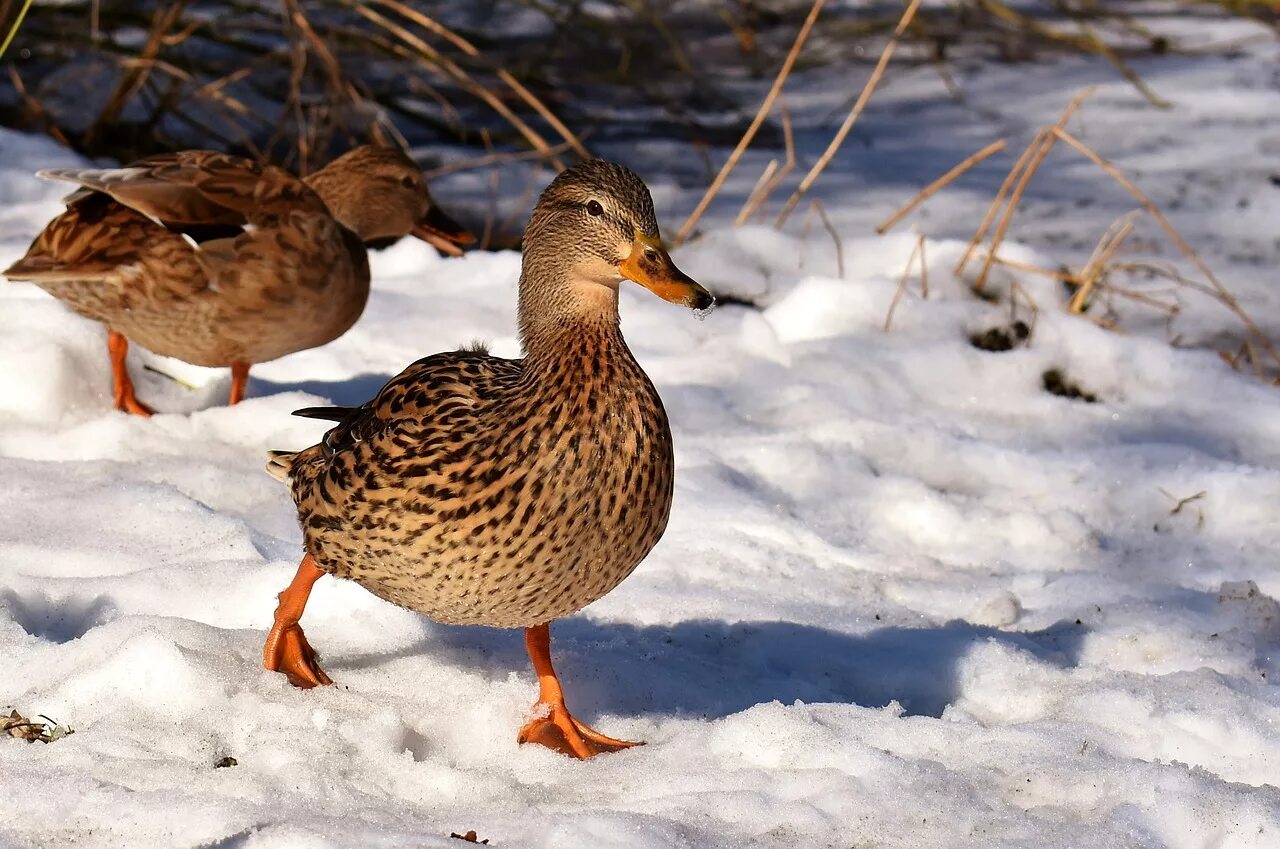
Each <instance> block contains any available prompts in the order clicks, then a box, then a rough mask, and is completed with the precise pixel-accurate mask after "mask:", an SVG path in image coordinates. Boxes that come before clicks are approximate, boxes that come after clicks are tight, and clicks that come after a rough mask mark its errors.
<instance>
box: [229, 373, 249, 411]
mask: <svg viewBox="0 0 1280 849" xmlns="http://www.w3.org/2000/svg"><path fill="white" fill-rule="evenodd" d="M248 385H249V364H248V363H232V364H231V397H230V399H228V400H227V404H229V405H230V404H239V403H240V402H241V401H243V400H244V393H245V389H246V387H247V386H248Z"/></svg>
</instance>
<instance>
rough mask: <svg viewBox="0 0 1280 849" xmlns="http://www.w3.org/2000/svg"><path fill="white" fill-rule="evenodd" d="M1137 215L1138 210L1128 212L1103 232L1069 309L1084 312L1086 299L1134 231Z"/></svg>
mask: <svg viewBox="0 0 1280 849" xmlns="http://www.w3.org/2000/svg"><path fill="white" fill-rule="evenodd" d="M1137 217H1138V212H1136V211H1135V212H1126V213H1125V214H1124V215H1122V216H1120V217H1119V218H1117V219H1116V220H1115V221H1113V222H1111V226H1109V227H1108V228H1107V230H1106V232H1105V233H1103V234H1102V238H1101V239H1099V240H1098V244H1097V245H1095V246H1094V248H1093V253H1092V254H1091V255H1090V257H1089V261H1088V262H1087V263H1085V266H1084V268H1083V269H1082V270H1081V271H1080V274H1079V275H1077V277H1078V279H1079V281H1080V285H1079V286H1077V287H1076V291H1075V293H1074V294H1072V296H1071V300H1070V301H1069V302H1068V303H1067V309H1068V310H1069V311H1070V312H1073V313H1076V314H1077V315H1079V314H1080V313H1082V312H1084V305H1085V301H1087V300H1088V298H1089V295H1090V294H1091V293H1092V292H1093V289H1094V287H1095V286H1096V285H1097V284H1098V282H1099V281H1100V280H1101V279H1102V275H1103V274H1104V273H1105V272H1106V268H1107V263H1108V262H1109V261H1110V260H1111V257H1112V256H1114V255H1115V252H1116V251H1117V250H1118V249H1119V247H1120V245H1121V244H1122V243H1123V242H1124V240H1125V239H1127V238H1129V234H1131V233H1132V232H1133V227H1134V223H1135V221H1136V220H1137Z"/></svg>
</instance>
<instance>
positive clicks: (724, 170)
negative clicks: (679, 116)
mask: <svg viewBox="0 0 1280 849" xmlns="http://www.w3.org/2000/svg"><path fill="white" fill-rule="evenodd" d="M825 2H826V0H814V2H813V6H812V7H811V8H810V9H809V14H808V16H806V17H805V19H804V23H803V24H801V25H800V31H799V32H798V33H796V39H795V41H793V42H792V43H791V50H790V51H788V53H787V58H786V59H785V60H783V62H782V67H781V68H779V69H778V73H777V75H776V76H774V78H773V85H772V86H770V87H769V93H768V94H766V95H765V97H764V101H763V102H762V103H761V104H760V108H759V109H757V110H756V116H755V117H754V118H752V119H751V124H750V126H748V127H747V131H746V132H745V133H743V134H742V138H740V139H738V144H737V146H736V147H734V149H733V152H732V153H730V154H729V158H728V159H727V160H725V163H724V165H722V166H721V167H720V172H719V173H718V174H716V176H715V179H714V180H712V181H711V185H710V186H708V187H707V191H706V193H705V194H703V196H702V199H701V200H700V201H698V205H697V206H696V207H694V209H693V212H691V213H690V214H689V217H688V218H686V219H685V222H684V224H683V225H681V227H680V231H679V232H678V233H676V238H675V243H676V244H677V245H679V244H681V243H682V242H684V240H685V239H686V238H688V236H689V233H690V232H692V231H693V226H694V225H695V224H697V223H698V219H699V218H701V217H702V213H703V212H705V211H706V209H707V205H708V204H710V203H711V199H712V198H714V197H715V196H716V194H717V193H718V192H719V191H720V187H721V186H723V185H724V181H725V179H726V178H727V177H728V176H729V172H730V171H732V170H733V169H734V166H736V165H737V164H738V160H739V159H740V158H741V157H742V152H743V151H745V150H746V149H747V146H748V145H749V144H751V141H752V139H754V138H755V137H756V133H757V132H759V130H760V125H761V124H763V123H764V119H765V118H766V117H768V115H769V110H770V109H772V108H773V101H774V100H776V99H777V97H778V93H779V92H780V91H782V85H783V83H785V82H786V81H787V76H788V75H789V74H790V73H791V67H792V66H793V65H795V63H796V57H797V56H799V55H800V48H801V47H803V46H804V43H805V40H806V39H807V38H808V37H809V31H810V30H811V29H813V22H814V21H816V20H817V19H818V13H819V12H820V11H822V6H823V4H824V3H825ZM913 2H915V3H917V4H918V3H919V0H913Z"/></svg>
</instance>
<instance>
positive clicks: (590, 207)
mask: <svg viewBox="0 0 1280 849" xmlns="http://www.w3.org/2000/svg"><path fill="white" fill-rule="evenodd" d="M587 213H588V214H589V215H604V207H603V206H601V205H600V201H598V200H589V201H587Z"/></svg>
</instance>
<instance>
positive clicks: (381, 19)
mask: <svg viewBox="0 0 1280 849" xmlns="http://www.w3.org/2000/svg"><path fill="white" fill-rule="evenodd" d="M347 5H348V6H349V7H350V8H352V9H353V10H354V11H355V12H356V13H357V14H359V15H361V16H362V17H364V18H367V19H368V20H370V21H372V22H373V23H375V24H377V25H378V26H379V27H381V28H383V29H385V30H386V31H387V32H389V33H391V34H392V35H394V36H396V37H397V38H399V39H400V40H401V41H403V42H404V43H405V44H406V45H408V46H409V47H412V48H413V49H414V50H416V51H418V52H419V53H420V54H421V55H422V57H423V58H425V59H427V60H428V61H429V62H432V63H434V64H435V65H437V66H438V67H439V68H441V69H442V70H443V71H445V72H446V73H447V74H449V76H451V77H453V78H454V79H455V80H456V81H457V82H458V83H459V84H460V85H462V87H463V88H465V89H466V90H467V91H469V92H471V93H472V94H474V95H475V96H476V97H478V98H479V99H480V100H482V101H484V103H485V104H486V105H488V106H489V108H490V109H492V110H493V111H494V112H497V113H498V114H499V115H500V116H502V118H503V119H504V120H505V121H506V122H507V123H508V124H510V125H511V126H512V127H513V128H515V130H516V132H518V133H520V135H522V136H524V138H525V140H526V141H528V142H529V144H531V145H532V146H533V147H534V148H536V149H537V150H540V151H542V152H543V153H544V154H546V156H547V158H548V159H549V160H550V162H551V164H553V165H554V166H555V167H556V170H557V171H563V170H564V163H563V162H562V161H560V159H559V158H558V157H557V156H556V155H555V154H553V153H551V145H550V144H549V143H548V142H547V140H546V139H544V138H543V137H542V135H541V134H540V133H539V132H538V131H537V130H535V129H533V128H532V127H530V126H529V125H528V124H527V123H525V121H524V120H523V119H521V118H520V116H518V115H516V114H515V113H514V112H512V111H511V109H510V107H508V106H507V105H506V104H505V103H503V102H502V101H501V100H499V99H498V97H497V96H496V95H494V93H493V92H491V91H489V90H488V89H487V88H485V87H484V86H482V85H480V83H478V82H476V81H475V79H474V78H472V76H471V75H470V74H468V73H467V72H466V70H465V69H463V68H462V67H460V66H459V65H458V64H457V63H456V62H454V61H453V60H451V59H449V58H447V57H446V56H444V55H443V54H441V53H440V51H438V50H436V49H435V48H434V47H432V46H431V45H430V44H427V42H425V41H423V40H422V39H421V38H419V37H418V36H416V35H414V34H413V33H411V32H409V31H408V30H407V29H405V28H404V27H402V26H400V25H399V24H397V23H396V22H395V21H392V20H391V19H389V18H387V17H386V16H385V15H381V14H379V13H377V12H375V11H374V10H373V9H370V8H369V7H368V6H365V5H363V4H361V3H358V2H356V0H347Z"/></svg>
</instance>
